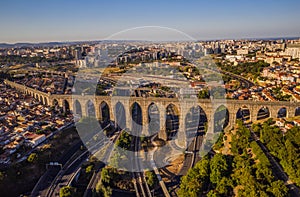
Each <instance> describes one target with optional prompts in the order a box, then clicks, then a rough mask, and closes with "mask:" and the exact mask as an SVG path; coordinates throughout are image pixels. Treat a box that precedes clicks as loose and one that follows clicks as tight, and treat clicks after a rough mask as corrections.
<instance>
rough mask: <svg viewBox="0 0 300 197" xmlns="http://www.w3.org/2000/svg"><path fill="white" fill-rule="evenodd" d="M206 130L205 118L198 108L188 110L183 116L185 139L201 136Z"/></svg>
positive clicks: (201, 110)
mask: <svg viewBox="0 0 300 197" xmlns="http://www.w3.org/2000/svg"><path fill="white" fill-rule="evenodd" d="M206 128H207V116H206V114H205V112H204V110H203V109H202V108H201V107H200V106H195V107H192V108H190V110H189V111H188V113H187V114H186V116H185V129H186V139H187V140H192V139H193V138H194V137H196V136H198V135H203V134H204V133H205V130H206Z"/></svg>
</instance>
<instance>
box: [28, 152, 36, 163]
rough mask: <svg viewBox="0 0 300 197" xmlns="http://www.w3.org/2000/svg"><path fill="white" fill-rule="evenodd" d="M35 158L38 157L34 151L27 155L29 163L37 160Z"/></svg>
mask: <svg viewBox="0 0 300 197" xmlns="http://www.w3.org/2000/svg"><path fill="white" fill-rule="evenodd" d="M37 159H38V156H37V154H36V153H31V154H30V155H29V157H28V158H27V161H28V162H29V163H34V162H36V161H37Z"/></svg>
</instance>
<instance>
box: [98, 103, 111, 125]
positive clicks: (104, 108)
mask: <svg viewBox="0 0 300 197" xmlns="http://www.w3.org/2000/svg"><path fill="white" fill-rule="evenodd" d="M99 108H100V113H101V121H104V122H108V121H110V113H109V106H108V104H107V103H106V102H105V101H102V102H101V103H100V106H99Z"/></svg>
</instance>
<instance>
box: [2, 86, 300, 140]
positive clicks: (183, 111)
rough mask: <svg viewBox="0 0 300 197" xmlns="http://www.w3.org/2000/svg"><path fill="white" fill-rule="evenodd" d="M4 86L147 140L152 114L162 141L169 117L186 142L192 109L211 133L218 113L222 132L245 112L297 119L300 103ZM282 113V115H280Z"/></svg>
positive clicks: (251, 117)
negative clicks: (62, 91) (137, 131)
mask: <svg viewBox="0 0 300 197" xmlns="http://www.w3.org/2000/svg"><path fill="white" fill-rule="evenodd" d="M4 82H5V83H6V84H8V85H10V86H11V87H13V88H15V89H17V90H19V91H21V92H23V93H25V94H27V95H31V96H32V97H34V98H36V99H37V100H39V101H40V102H41V103H42V104H44V105H48V106H59V107H61V108H62V109H63V110H64V111H71V112H73V113H74V114H76V115H78V116H87V117H89V116H94V117H95V118H97V119H98V120H100V121H109V120H113V121H115V122H116V123H117V124H118V125H119V126H120V127H121V128H129V129H133V128H134V127H136V126H137V125H143V127H142V132H143V133H144V134H145V135H146V136H147V135H149V130H148V129H147V128H149V125H150V124H149V122H150V119H151V118H150V117H149V114H151V113H152V114H153V116H155V117H157V121H158V122H159V123H157V124H158V125H159V137H160V138H162V139H167V137H168V136H167V132H166V130H167V127H170V126H168V124H167V122H166V119H167V118H168V116H169V115H170V114H173V115H174V116H176V117H177V118H178V119H177V122H178V126H177V129H178V131H179V132H178V136H179V139H185V138H186V134H185V132H186V131H187V128H186V121H187V119H188V117H189V116H190V115H191V114H193V110H194V109H200V110H201V114H203V116H205V117H206V118H205V119H206V121H207V123H208V128H209V129H208V131H209V132H213V131H214V127H215V124H216V120H215V119H216V118H217V113H218V112H220V111H221V110H225V111H226V120H224V121H223V122H224V129H230V128H232V127H233V126H234V125H235V123H236V120H237V114H238V112H240V111H241V109H242V110H245V109H247V111H248V113H247V116H248V119H249V120H250V121H256V120H258V119H259V118H260V115H259V114H260V113H261V112H263V111H265V112H266V116H265V117H264V118H268V117H270V118H278V117H287V118H288V117H294V116H296V115H300V108H299V107H300V103H297V102H283V101H272V102H271V101H252V100H230V99H213V100H211V99H190V98H187V99H182V100H180V99H178V98H156V97H147V98H142V97H122V96H112V97H110V96H97V95H61V94H50V93H49V94H47V93H45V92H42V91H39V90H36V89H33V88H30V87H27V86H24V85H22V84H18V83H15V82H12V81H9V80H5V81H4ZM153 109H154V110H153ZM133 110H136V111H137V113H138V114H137V115H135V117H133V116H134V114H133ZM282 111H284V112H283V113H282ZM120 117H121V118H120ZM218 121H219V120H218ZM136 122H138V124H136ZM175 127H176V126H175ZM181 131H185V132H181Z"/></svg>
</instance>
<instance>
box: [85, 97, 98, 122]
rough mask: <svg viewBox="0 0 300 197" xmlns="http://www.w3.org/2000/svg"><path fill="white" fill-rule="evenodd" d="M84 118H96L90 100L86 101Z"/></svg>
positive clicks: (93, 106)
mask: <svg viewBox="0 0 300 197" xmlns="http://www.w3.org/2000/svg"><path fill="white" fill-rule="evenodd" d="M85 107H86V116H88V117H95V118H96V110H95V105H94V103H93V102H92V101H91V100H88V101H87V102H86V105H85Z"/></svg>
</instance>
